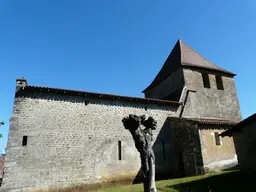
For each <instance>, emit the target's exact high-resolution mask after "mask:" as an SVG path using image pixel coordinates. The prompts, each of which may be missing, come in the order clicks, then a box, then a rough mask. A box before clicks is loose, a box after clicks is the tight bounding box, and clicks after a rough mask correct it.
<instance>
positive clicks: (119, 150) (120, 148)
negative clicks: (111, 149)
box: [118, 141, 122, 160]
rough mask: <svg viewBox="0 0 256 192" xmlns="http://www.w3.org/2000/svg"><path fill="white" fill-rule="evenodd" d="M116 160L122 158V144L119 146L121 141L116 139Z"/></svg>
mask: <svg viewBox="0 0 256 192" xmlns="http://www.w3.org/2000/svg"><path fill="white" fill-rule="evenodd" d="M118 160H122V146H121V141H118Z"/></svg>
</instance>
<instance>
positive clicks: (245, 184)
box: [41, 170, 256, 192]
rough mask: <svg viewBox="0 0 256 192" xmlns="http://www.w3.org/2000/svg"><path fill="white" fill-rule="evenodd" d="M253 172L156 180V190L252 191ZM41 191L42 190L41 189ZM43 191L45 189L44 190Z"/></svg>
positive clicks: (79, 190) (105, 191)
mask: <svg viewBox="0 0 256 192" xmlns="http://www.w3.org/2000/svg"><path fill="white" fill-rule="evenodd" d="M255 181H256V174H255V173H241V172H240V171H238V170H235V171H224V172H218V173H210V174H206V175H202V176H194V177H186V178H179V179H171V180H163V181H157V182H156V186H157V189H158V192H223V191H225V192H229V191H231V192H241V191H254V185H255ZM84 191H87V190H85V188H83V187H76V188H73V189H63V190H53V191H48V192H84ZM121 191H122V192H143V186H142V184H137V185H123V186H112V187H106V188H101V189H98V190H95V191H94V192H121ZM41 192H43V191H41ZM44 192H45V191H44Z"/></svg>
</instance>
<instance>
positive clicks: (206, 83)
mask: <svg viewBox="0 0 256 192" xmlns="http://www.w3.org/2000/svg"><path fill="white" fill-rule="evenodd" d="M202 78H203V83H204V87H205V88H211V86H210V79H209V75H208V74H207V73H202Z"/></svg>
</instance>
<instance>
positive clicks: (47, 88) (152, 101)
mask: <svg viewBox="0 0 256 192" xmlns="http://www.w3.org/2000/svg"><path fill="white" fill-rule="evenodd" d="M25 89H27V90H29V89H30V90H33V89H35V90H40V91H47V92H55V93H62V94H69V93H70V94H74V95H78V96H92V97H97V98H102V99H103V98H105V99H117V100H132V101H141V102H146V103H157V104H165V105H168V104H171V105H177V106H179V105H180V103H179V102H177V101H167V100H159V99H151V98H140V97H130V96H121V95H112V94H104V93H95V92H86V91H78V90H69V89H60V88H51V87H43V86H33V85H27V86H26V87H25Z"/></svg>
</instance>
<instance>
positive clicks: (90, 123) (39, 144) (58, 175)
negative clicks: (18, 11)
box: [3, 93, 176, 188]
mask: <svg viewBox="0 0 256 192" xmlns="http://www.w3.org/2000/svg"><path fill="white" fill-rule="evenodd" d="M85 101H88V102H89V103H88V105H85V103H84V102H85ZM145 106H147V107H148V109H147V110H145V108H144V107H145ZM175 110H176V109H175V108H174V107H173V106H157V105H154V104H147V105H143V104H134V103H132V102H129V101H127V102H125V101H107V100H93V99H91V98H85V97H69V96H58V95H57V94H56V95H52V94H44V95H43V94H40V93H38V94H35V95H31V97H23V98H20V97H18V98H16V99H15V108H14V112H13V117H12V118H11V122H10V130H9V140H8V144H7V153H6V164H5V170H4V171H5V174H4V180H3V187H12V188H22V187H33V186H44V185H55V184H58V183H59V184H69V183H94V182H102V181H108V180H113V179H120V178H123V179H126V178H131V177H132V178H134V177H135V176H136V174H137V173H138V171H139V169H140V159H139V155H138V153H137V151H136V149H135V147H134V143H133V139H132V137H131V135H130V134H129V132H127V131H126V130H124V129H123V128H122V126H123V125H122V122H121V120H122V118H123V117H124V116H125V115H126V114H129V113H133V114H137V115H142V114H146V115H149V116H154V117H155V119H156V120H157V122H158V126H157V129H156V131H155V137H154V141H155V139H156V137H157V136H158V133H159V131H160V130H161V128H162V127H163V125H164V123H165V121H166V118H167V116H168V115H169V114H173V113H174V112H175ZM23 136H28V139H27V146H22V138H23ZM118 141H121V142H122V143H121V145H122V151H121V152H122V160H118ZM167 142H168V141H167ZM159 158H161V157H159Z"/></svg>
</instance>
